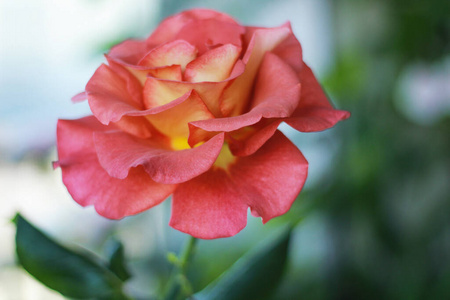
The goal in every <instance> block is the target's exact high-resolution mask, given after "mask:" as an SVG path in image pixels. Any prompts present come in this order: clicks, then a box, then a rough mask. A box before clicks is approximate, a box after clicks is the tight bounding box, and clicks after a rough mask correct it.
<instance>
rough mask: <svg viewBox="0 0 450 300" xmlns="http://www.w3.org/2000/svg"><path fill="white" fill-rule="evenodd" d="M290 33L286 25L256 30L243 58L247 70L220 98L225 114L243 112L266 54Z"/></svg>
mask: <svg viewBox="0 0 450 300" xmlns="http://www.w3.org/2000/svg"><path fill="white" fill-rule="evenodd" d="M289 33H290V30H289V28H287V27H286V26H281V27H277V28H268V29H259V30H256V31H255V32H254V34H253V37H252V39H251V41H250V43H249V46H248V48H247V51H246V53H245V55H244V58H243V62H244V63H246V67H245V72H244V74H242V75H241V76H239V77H238V78H236V80H235V81H234V82H233V83H232V84H231V85H230V87H229V88H227V89H226V90H225V91H224V94H223V96H222V98H221V100H220V101H221V103H220V109H221V111H222V114H223V115H224V116H230V115H231V116H236V115H240V114H241V113H242V112H243V110H244V109H245V108H246V106H247V105H248V102H247V101H246V100H245V99H249V97H250V94H251V91H252V87H253V82H254V80H255V77H256V75H257V71H258V69H259V66H260V64H261V61H262V60H263V58H264V55H265V54H266V52H268V51H272V50H273V49H275V48H276V47H277V46H278V45H279V44H280V43H281V42H282V41H283V40H284V39H285V38H286V37H287V36H288V35H289Z"/></svg>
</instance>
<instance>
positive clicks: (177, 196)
mask: <svg viewBox="0 0 450 300" xmlns="http://www.w3.org/2000/svg"><path fill="white" fill-rule="evenodd" d="M307 170H308V163H307V161H306V160H305V158H304V157H303V155H302V154H301V152H300V151H299V150H298V149H297V148H296V147H295V145H293V144H292V143H291V142H290V141H289V140H288V139H287V138H286V137H285V136H284V135H283V134H282V133H281V132H279V131H278V132H277V133H276V134H275V135H274V136H273V137H272V138H271V139H270V140H269V141H268V142H267V143H266V144H265V145H264V146H263V147H261V148H260V149H259V150H258V151H257V152H255V153H254V154H253V155H251V156H247V157H239V158H237V159H236V161H235V163H234V164H232V165H231V166H230V167H229V169H228V171H225V170H223V169H219V168H213V169H212V170H210V171H208V172H207V173H205V174H203V175H201V176H199V177H196V178H194V179H192V180H190V181H188V182H185V183H182V184H180V185H179V186H178V187H177V189H176V190H175V192H174V195H173V202H172V217H171V220H170V226H172V227H173V228H175V229H177V230H180V231H182V232H186V233H188V234H190V235H192V236H194V237H197V238H203V239H213V238H220V237H228V236H232V235H235V234H236V233H238V232H239V231H240V230H242V229H243V228H244V227H245V225H246V215H247V208H248V207H250V208H251V210H252V211H253V212H254V213H255V214H258V215H259V216H261V217H262V219H263V222H264V223H266V222H267V221H269V220H270V219H272V218H274V217H277V216H279V215H282V214H284V213H286V212H287V211H288V210H289V208H290V207H291V205H292V203H293V202H294V200H295V198H296V197H297V195H298V194H299V192H300V190H301V189H302V187H303V184H304V182H305V180H306V176H307Z"/></svg>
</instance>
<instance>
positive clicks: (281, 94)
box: [190, 53, 300, 142]
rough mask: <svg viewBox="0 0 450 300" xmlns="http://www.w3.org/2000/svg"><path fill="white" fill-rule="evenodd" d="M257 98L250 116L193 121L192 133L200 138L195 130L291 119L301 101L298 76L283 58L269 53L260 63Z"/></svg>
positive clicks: (248, 114) (236, 128) (212, 129)
mask: <svg viewBox="0 0 450 300" xmlns="http://www.w3.org/2000/svg"><path fill="white" fill-rule="evenodd" d="M254 95H255V96H254V99H253V103H252V105H253V108H252V109H251V110H250V111H249V112H248V113H245V114H242V115H239V116H235V117H228V118H216V119H209V120H203V121H195V122H191V124H190V125H191V127H190V128H191V134H192V135H193V136H199V137H201V136H203V135H204V134H202V133H198V132H196V131H212V132H231V131H235V130H238V129H241V128H244V127H246V126H250V125H254V124H256V123H258V122H259V121H260V120H261V119H262V118H285V117H289V116H290V115H291V114H292V113H293V112H294V110H295V108H296V107H297V104H298V100H299V98H300V84H299V80H298V77H297V75H296V74H295V73H294V71H293V70H292V69H291V68H290V67H289V65H287V64H286V63H285V62H283V61H282V60H281V59H280V58H278V57H277V56H276V55H274V54H272V53H267V54H266V55H265V56H264V60H263V62H262V64H261V70H260V71H259V74H258V79H257V81H256V86H255V92H254ZM190 139H192V138H190ZM193 142H194V141H193Z"/></svg>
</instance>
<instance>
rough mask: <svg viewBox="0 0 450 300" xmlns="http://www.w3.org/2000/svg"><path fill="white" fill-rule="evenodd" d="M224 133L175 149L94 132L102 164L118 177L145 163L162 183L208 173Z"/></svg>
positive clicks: (150, 141)
mask: <svg viewBox="0 0 450 300" xmlns="http://www.w3.org/2000/svg"><path fill="white" fill-rule="evenodd" d="M223 140H224V135H223V134H219V135H217V136H215V137H213V138H212V139H210V140H209V141H207V142H205V143H204V144H202V145H200V146H198V147H196V148H192V149H186V150H180V151H173V150H172V149H171V148H170V146H169V145H168V144H167V143H162V142H161V141H155V140H153V139H152V140H143V139H138V138H135V137H133V136H131V135H128V134H126V133H123V132H118V131H115V132H98V133H95V134H94V141H95V147H96V149H97V154H98V158H99V161H100V164H101V165H102V167H103V168H104V169H105V170H106V171H107V172H108V174H109V175H110V176H112V177H115V178H120V179H121V178H125V177H126V176H127V175H128V171H129V169H130V168H132V167H136V166H139V165H142V166H143V167H144V168H145V171H146V172H147V173H148V174H149V175H150V177H151V178H152V179H153V180H154V181H156V182H160V183H166V184H172V183H179V182H184V181H187V180H189V179H192V178H194V177H196V176H198V175H200V174H202V173H204V172H206V171H207V170H208V169H209V168H210V167H211V166H212V165H213V163H214V161H215V160H216V158H217V156H218V155H219V153H220V150H221V149H222V145H223Z"/></svg>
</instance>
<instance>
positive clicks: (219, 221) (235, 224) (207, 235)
mask: <svg viewBox="0 0 450 300" xmlns="http://www.w3.org/2000/svg"><path fill="white" fill-rule="evenodd" d="M241 192H242V191H240V190H238V188H237V187H236V186H235V183H234V182H233V181H232V180H230V178H229V177H228V175H227V173H226V172H225V170H222V169H213V170H210V171H208V172H207V173H205V174H202V175H200V176H199V177H196V178H194V179H192V180H190V181H188V182H186V183H182V184H180V185H179V186H178V188H177V189H176V190H175V192H174V194H173V196H172V217H171V219H170V223H169V225H170V226H172V227H173V228H175V229H177V230H179V231H182V232H185V233H187V234H190V235H192V236H193V237H196V238H201V239H216V238H223V237H229V236H233V235H235V234H237V233H238V232H239V231H241V230H242V229H244V227H245V225H247V209H248V206H247V204H246V203H245V201H243V200H244V199H242V198H241Z"/></svg>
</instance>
